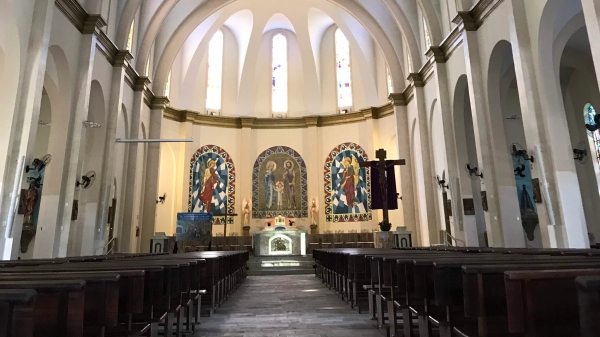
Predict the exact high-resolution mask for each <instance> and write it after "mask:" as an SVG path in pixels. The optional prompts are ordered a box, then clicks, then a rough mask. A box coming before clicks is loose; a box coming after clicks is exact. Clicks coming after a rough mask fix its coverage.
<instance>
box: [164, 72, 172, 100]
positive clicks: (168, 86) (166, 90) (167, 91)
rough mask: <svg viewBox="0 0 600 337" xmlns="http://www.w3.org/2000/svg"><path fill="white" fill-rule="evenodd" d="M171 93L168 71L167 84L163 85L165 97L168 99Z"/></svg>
mask: <svg viewBox="0 0 600 337" xmlns="http://www.w3.org/2000/svg"><path fill="white" fill-rule="evenodd" d="M170 93H171V72H170V71H169V76H167V83H165V96H167V97H169V94H170Z"/></svg>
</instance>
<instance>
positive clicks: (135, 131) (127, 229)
mask: <svg viewBox="0 0 600 337" xmlns="http://www.w3.org/2000/svg"><path fill="white" fill-rule="evenodd" d="M148 84H150V81H149V80H148V77H139V78H138V79H137V82H136V83H134V91H133V108H132V111H131V122H130V130H129V137H130V138H131V139H140V138H142V135H141V134H140V128H141V115H142V109H143V107H144V88H145V87H146V86H147V85H148ZM125 146H127V170H126V172H127V173H126V175H125V177H124V180H125V194H124V196H125V200H124V201H123V209H124V210H125V212H124V213H125V214H124V216H123V223H122V225H121V227H120V229H119V233H120V234H118V235H119V241H118V243H119V251H120V252H123V253H131V252H135V251H136V245H135V244H134V243H135V242H134V240H133V239H132V238H133V237H134V235H135V228H136V227H138V226H140V224H141V223H142V220H143V214H141V202H140V199H141V196H140V195H139V193H141V192H140V191H142V186H141V184H142V183H143V182H142V180H141V178H140V176H142V174H138V173H139V172H142V171H143V163H144V160H145V158H142V159H141V161H140V160H138V158H139V157H140V151H141V153H143V150H144V145H142V144H138V143H129V144H126V145H125ZM140 164H142V165H140ZM140 166H141V167H140ZM130 210H131V211H130Z"/></svg>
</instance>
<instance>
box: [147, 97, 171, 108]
mask: <svg viewBox="0 0 600 337" xmlns="http://www.w3.org/2000/svg"><path fill="white" fill-rule="evenodd" d="M169 102H170V101H169V98H168V97H166V96H157V97H154V99H153V100H152V106H151V109H152V110H156V109H160V110H164V109H166V108H167V105H168V104H169Z"/></svg>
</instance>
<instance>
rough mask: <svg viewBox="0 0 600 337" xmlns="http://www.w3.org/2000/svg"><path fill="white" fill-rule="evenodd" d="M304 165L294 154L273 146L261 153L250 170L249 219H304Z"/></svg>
mask: <svg viewBox="0 0 600 337" xmlns="http://www.w3.org/2000/svg"><path fill="white" fill-rule="evenodd" d="M306 176H307V174H306V164H305V163H304V160H303V159H302V157H301V156H300V154H299V153H298V152H296V151H295V150H294V149H291V148H289V147H286V146H275V147H271V148H269V149H267V150H265V151H264V152H263V153H261V154H260V155H259V156H258V158H257V159H256V161H255V162H254V168H253V170H252V217H253V218H255V219H263V218H274V217H275V216H277V215H283V216H284V217H286V218H307V217H308V197H307V179H306Z"/></svg>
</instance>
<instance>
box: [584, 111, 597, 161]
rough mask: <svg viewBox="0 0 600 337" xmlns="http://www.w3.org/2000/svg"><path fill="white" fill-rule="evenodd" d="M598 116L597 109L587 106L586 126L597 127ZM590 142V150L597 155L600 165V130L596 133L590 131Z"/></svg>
mask: <svg viewBox="0 0 600 337" xmlns="http://www.w3.org/2000/svg"><path fill="white" fill-rule="evenodd" d="M595 116H596V109H594V106H593V105H591V104H586V105H585V108H584V109H583V117H584V119H585V124H589V125H596V122H595V121H594V117H595ZM587 133H588V136H589V137H588V140H589V142H590V148H591V149H593V150H594V152H595V153H596V160H598V162H599V163H600V129H598V130H596V131H593V132H592V131H589V130H588V132H587Z"/></svg>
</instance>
